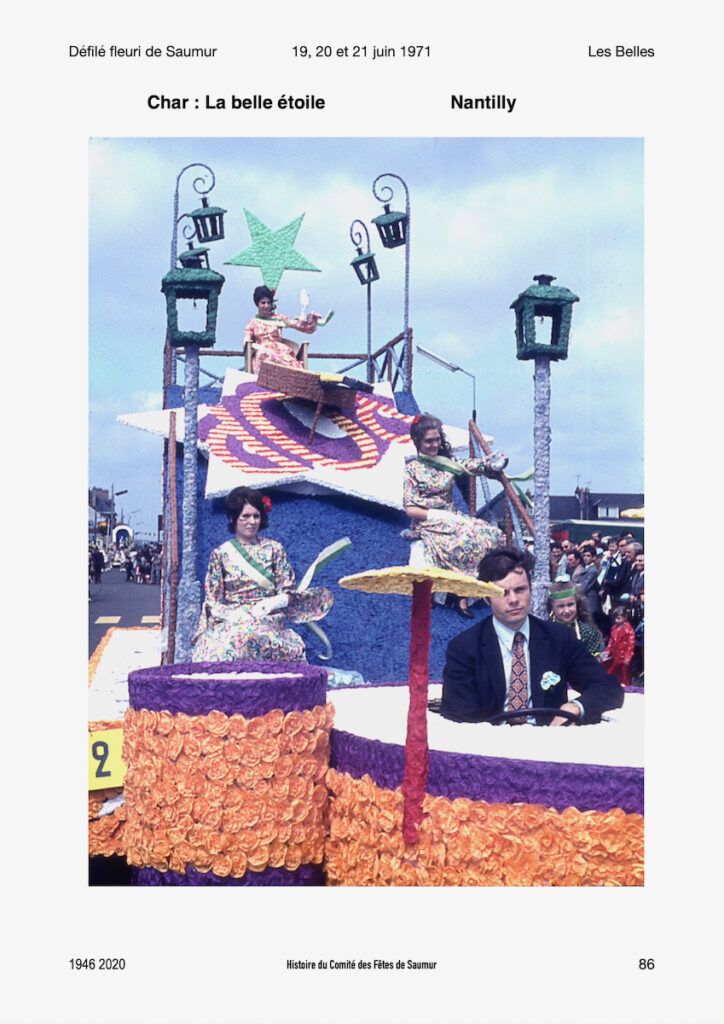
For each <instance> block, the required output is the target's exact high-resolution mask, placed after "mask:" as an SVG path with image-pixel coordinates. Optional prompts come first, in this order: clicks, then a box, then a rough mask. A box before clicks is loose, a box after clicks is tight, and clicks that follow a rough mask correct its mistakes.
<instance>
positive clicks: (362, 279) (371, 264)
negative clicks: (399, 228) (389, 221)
mask: <svg viewBox="0 0 724 1024" xmlns="http://www.w3.org/2000/svg"><path fill="white" fill-rule="evenodd" d="M357 224H358V225H359V227H360V228H361V229H362V231H364V237H365V245H366V249H365V251H364V252H363V251H362V233H361V231H359V230H357V231H355V225H357ZM349 237H350V241H351V242H352V245H354V246H355V247H356V249H357V255H356V256H355V258H354V259H353V260H352V262H351V263H350V266H351V267H352V268H353V269H354V272H355V274H356V275H357V280H358V281H359V283H360V284H361V285H366V287H367V383H368V384H373V383H374V379H375V374H374V367H373V365H372V282H373V281H379V279H380V275H379V271H378V270H377V263H376V262H375V254H374V253H373V252H372V251H371V249H370V233H369V231H368V230H367V225H366V224H365V223H364V221H361V220H353V221H352V223H351V224H350V226H349Z"/></svg>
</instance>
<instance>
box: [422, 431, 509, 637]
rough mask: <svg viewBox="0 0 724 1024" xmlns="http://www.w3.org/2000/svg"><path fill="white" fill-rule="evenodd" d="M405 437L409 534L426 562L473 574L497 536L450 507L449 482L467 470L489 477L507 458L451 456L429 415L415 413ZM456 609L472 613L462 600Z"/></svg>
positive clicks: (482, 523)
mask: <svg viewBox="0 0 724 1024" xmlns="http://www.w3.org/2000/svg"><path fill="white" fill-rule="evenodd" d="M410 437H411V438H412V440H413V442H414V445H415V448H417V457H416V458H413V459H410V461H409V462H408V463H407V465H406V466H405V482H404V489H403V499H402V503H403V505H404V508H405V512H406V513H407V515H408V516H409V517H410V519H411V521H412V535H413V538H414V539H418V538H419V539H420V540H421V541H422V544H423V547H424V552H425V562H426V564H427V565H432V566H436V567H437V568H438V569H451V570H453V571H455V572H462V573H466V574H467V575H468V576H477V571H478V565H479V563H480V559H481V558H482V557H483V555H484V554H485V553H486V552H487V551H489V550H490V549H491V548H494V547H496V546H497V545H498V544H500V542H501V540H502V537H503V535H502V533H501V531H500V530H499V529H498V527H497V526H491V524H490V523H487V522H486V521H485V520H484V519H475V518H473V517H472V516H467V515H463V514H462V513H461V512H457V511H456V510H455V503H454V501H453V481H454V480H455V478H456V477H458V478H460V477H465V476H468V475H471V474H472V475H473V476H481V475H482V474H485V475H486V476H495V474H496V473H499V472H500V471H501V470H503V469H504V468H505V467H506V466H507V464H508V460H507V458H506V457H505V456H504V455H500V454H499V453H494V454H493V455H491V456H488V457H487V458H486V459H465V460H464V461H460V462H459V461H457V460H456V459H453V457H452V449H451V447H450V443H449V442H448V440H447V438H446V437H445V434H444V433H443V429H442V422H441V421H440V420H439V419H437V418H436V417H435V416H430V415H429V413H423V414H422V415H420V416H415V418H414V420H413V421H412V425H411V427H410ZM457 609H458V612H459V614H460V615H462V616H463V618H466V619H471V618H472V617H473V616H472V613H471V612H470V611H469V609H468V605H467V601H466V599H465V598H459V599H458V603H457Z"/></svg>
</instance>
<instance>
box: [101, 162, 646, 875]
mask: <svg viewBox="0 0 724 1024" xmlns="http://www.w3.org/2000/svg"><path fill="white" fill-rule="evenodd" d="M200 166H202V167H203V165H200ZM185 170H186V168H184V171H185ZM207 170H208V169H207ZM182 174H183V171H182V172H181V174H180V175H179V178H178V179H177V185H176V194H175V199H174V235H173V237H174V243H173V245H172V258H171V267H170V269H169V271H168V273H167V274H166V276H165V277H164V280H163V285H162V290H163V292H164V295H165V297H166V303H167V331H166V343H165V348H164V408H163V409H162V410H160V411H158V412H151V413H131V414H128V415H126V416H124V417H122V420H123V422H125V423H127V424H128V425H129V426H133V427H136V428H140V429H143V430H147V431H151V432H155V433H158V434H160V435H162V436H163V437H164V438H165V450H164V451H165V456H164V552H165V562H164V579H163V587H162V590H163V598H162V624H161V629H160V630H145V631H143V630H142V631H139V632H138V633H137V634H136V636H135V637H131V638H130V640H129V638H128V637H127V636H121V635H120V634H123V633H125V632H133V631H113V632H112V633H111V634H110V635H109V637H108V640H107V643H106V646H105V649H102V650H100V651H99V652H97V655H96V657H95V659H94V662H93V664H92V665H91V695H92V699H91V714H90V717H91V727H90V735H89V763H90V766H91V767H90V771H89V778H90V779H91V783H90V785H91V793H90V800H89V821H90V825H89V828H90V853H91V856H104V857H107V856H119V857H122V858H123V859H124V860H126V861H127V862H128V863H129V864H130V865H132V867H133V879H134V881H135V883H136V884H140V885H164V884H170V885H194V886H195V885H227V884H231V885H310V884H311V885H319V884H325V883H326V884H331V885H461V884H462V885H640V884H642V882H643V766H642V755H641V736H642V705H643V696H642V695H641V694H638V693H637V694H633V693H632V694H630V695H628V697H627V700H626V704H625V708H624V709H622V710H621V711H620V712H616V713H612V714H610V715H607V716H606V720H605V721H603V722H602V723H601V724H600V725H596V726H588V727H586V728H583V729H576V728H571V729H555V730H547V729H536V728H527V729H517V730H516V729H507V728H504V727H503V728H498V727H496V726H494V725H481V726H472V725H460V724H457V723H451V722H447V721H444V720H442V719H441V718H440V716H439V715H438V714H436V713H435V699H436V697H437V696H438V694H439V682H438V681H439V679H440V678H441V674H442V667H443V663H444V657H445V648H446V645H447V642H448V641H449V640H450V639H451V638H452V637H453V636H454V635H456V634H457V633H458V632H460V629H461V622H460V619H459V618H457V617H456V616H455V614H454V613H453V611H452V609H448V608H440V609H438V610H436V611H435V612H434V614H431V606H430V597H431V594H432V592H433V590H440V591H443V592H444V593H447V594H458V595H469V596H471V597H473V596H474V597H478V598H480V597H484V596H485V595H486V593H487V592H489V591H486V587H489V586H490V585H486V584H481V583H479V582H478V581H477V580H474V579H471V578H469V577H463V576H460V575H459V574H458V575H457V577H456V574H448V577H447V578H445V579H435V570H424V569H423V570H420V569H418V570H412V569H409V567H408V563H410V562H411V561H414V558H411V546H410V542H409V540H408V539H406V538H405V536H404V533H405V526H406V517H405V515H404V513H403V511H402V480H403V475H404V466H405V459H406V458H408V457H410V456H413V455H414V452H415V449H414V447H413V446H412V443H411V441H410V433H409V432H410V425H411V422H412V420H413V418H414V416H415V415H417V414H418V412H419V409H418V407H417V404H416V402H415V398H414V394H413V351H414V348H413V342H412V329H411V327H410V324H409V262H410V200H409V192H408V189H407V186H406V184H405V183H404V182H402V179H400V178H399V177H398V176H397V175H381V176H380V177H381V178H384V177H386V178H392V179H395V180H397V181H398V182H400V183H401V184H402V185H403V186H404V192H405V210H404V212H403V211H393V210H391V209H390V205H391V204H390V202H388V201H386V202H385V204H384V212H383V213H382V214H380V215H379V216H378V217H376V218H374V223H375V224H376V226H377V228H378V231H379V235H380V240H381V242H382V244H383V246H384V247H385V248H392V249H394V248H397V247H402V246H404V251H405V291H404V302H403V329H402V331H401V333H400V334H399V335H398V336H396V337H395V338H393V339H391V340H390V341H388V342H386V343H385V344H383V345H381V346H379V347H377V348H376V347H375V345H374V344H373V340H372V332H371V326H370V323H371V317H370V308H371V305H370V303H371V288H372V285H373V283H374V282H375V281H377V280H378V276H379V275H378V272H377V267H376V263H375V258H374V254H373V253H372V252H371V247H370V244H369V236H368V235H365V237H366V245H363V244H362V241H363V240H362V234H361V232H360V226H361V227H362V228H364V225H363V224H362V222H359V221H354V222H353V224H352V228H351V229H350V233H351V237H352V239H353V241H355V242H356V244H357V251H356V256H355V257H354V259H353V260H352V267H353V269H354V272H355V275H356V276H357V278H358V280H359V282H360V283H361V284H362V285H363V286H364V287H365V288H366V292H367V347H366V351H364V352H359V351H354V352H349V351H342V352H325V351H323V349H321V348H320V349H319V351H314V348H313V347H312V346H311V345H308V344H307V343H306V342H305V344H304V345H302V346H300V349H299V359H298V362H299V365H298V367H296V368H292V369H289V368H288V367H282V366H275V365H274V364H273V363H265V364H262V366H261V367H259V368H258V372H253V352H252V351H250V349H249V347H248V346H245V347H244V348H242V349H234V348H231V347H230V348H228V349H221V348H218V347H217V346H216V328H215V324H216V314H217V310H218V302H219V296H220V293H221V290H222V287H223V284H224V278H223V276H222V275H221V274H219V273H218V272H216V271H214V270H212V269H211V267H210V265H209V259H208V252H209V249H208V246H209V245H211V244H213V243H214V242H215V241H218V240H219V239H221V238H223V237H224V224H223V215H224V213H225V212H226V211H225V210H222V209H221V208H220V207H209V204H208V199H207V196H206V192H208V191H209V190H210V188H211V187H213V175H212V176H211V185H210V186H204V189H203V199H202V206H201V207H200V208H199V209H198V210H195V211H194V213H193V214H191V215H189V216H190V218H191V220H192V224H193V228H192V229H191V233H190V235H187V237H188V238H189V248H188V250H187V251H185V252H183V253H182V254H181V256H177V253H176V245H175V238H176V231H177V227H178V223H179V221H180V220H181V219H183V218H182V217H179V216H178V192H179V181H180V179H181V175H182ZM200 180H201V179H200V178H197V179H196V182H195V187H196V188H197V191H200V189H199V188H198V187H197V185H198V182H199V181H200ZM378 180H379V179H377V180H376V181H375V183H374V186H373V191H374V194H375V196H376V197H377V198H378V199H381V200H382V199H384V200H389V199H391V197H392V190H391V189H390V188H389V187H387V188H386V192H387V194H384V190H383V193H382V194H380V192H378V190H377V185H378ZM246 222H247V225H248V227H249V231H250V235H251V245H250V246H248V247H247V249H245V250H243V251H242V252H240V253H239V254H237V256H236V257H233V258H232V259H230V260H228V261H227V262H228V263H229V264H231V265H235V266H242V267H250V266H252V267H258V268H259V269H260V270H261V272H262V279H263V281H264V283H265V284H266V285H268V286H270V287H271V288H276V287H277V286H278V284H279V281H280V279H281V275H282V274H283V272H284V271H285V270H288V269H296V270H300V271H306V272H310V273H311V272H316V270H317V268H316V267H315V266H314V265H313V264H311V262H310V261H308V260H307V259H306V258H305V257H303V256H301V254H300V253H299V252H298V251H297V250H296V249H295V248H294V243H295V239H296V236H297V234H298V232H299V229H300V226H301V222H302V217H301V216H300V217H297V218H296V220H293V221H291V222H290V223H289V224H287V225H286V226H285V227H284V228H282V229H279V230H278V231H271V230H270V229H268V228H267V227H266V225H264V224H263V223H262V222H261V221H260V220H259V219H258V218H256V217H255V216H254V215H252V214H250V213H249V212H248V211H246ZM364 230H365V232H366V228H365V229H364ZM199 243H203V244H199ZM552 280H553V279H552V278H550V277H544V276H539V277H538V278H537V279H536V281H537V284H536V285H535V286H533V287H531V288H529V289H528V290H527V291H526V292H524V293H522V294H521V295H520V296H519V297H518V299H517V300H516V302H515V303H514V304H513V306H514V308H515V309H516V317H517V347H518V351H517V355H518V358H535V360H536V377H535V381H536V414H537V419H536V436H535V455H536V498H535V509H536V520H535V525H534V524H533V522H532V521H531V520H530V518H529V517H528V513H527V511H526V508H525V507H524V504H523V502H522V501H521V499H520V494H519V492H518V491H517V489H516V487H515V486H514V484H513V483H512V482H511V480H510V479H509V478H508V477H506V475H505V473H504V472H500V473H499V474H498V480H499V483H500V485H501V486H502V487H503V489H504V491H505V495H506V526H507V533H508V538H509V540H511V541H512V542H514V543H518V544H519V545H522V544H523V535H524V533H526V534H529V535H530V536H535V538H536V552H537V553H539V549H540V550H542V545H545V548H546V550H547V538H548V523H547V521H546V519H545V517H546V516H547V505H546V500H545V499H546V496H547V490H548V474H549V444H550V429H549V426H548V420H547V410H548V407H549V405H550V380H549V361H550V360H551V359H557V358H565V357H566V355H567V343H568V331H569V329H570V322H571V316H570V311H571V307H572V303H573V302H574V301H578V300H577V296H574V295H573V294H572V293H570V292H568V291H567V289H561V288H554V287H552V283H551V282H552ZM303 295H304V293H303ZM183 303H186V304H188V303H192V304H194V305H197V304H200V305H203V307H204V310H205V319H204V321H203V323H201V325H200V326H197V329H195V330H188V329H183V327H182V326H181V320H180V306H181V304H183ZM534 317H544V318H545V317H548V318H550V320H551V322H552V325H553V326H552V333H551V343H550V344H548V345H547V347H546V346H543V345H541V344H536V342H535V322H534ZM329 319H330V317H329V316H328V317H327V318H326V322H328V321H329ZM531 332H532V333H531ZM212 356H214V357H217V358H218V357H220V356H221V357H223V358H225V359H227V360H229V359H231V360H237V361H239V362H242V364H243V369H242V368H240V367H239V366H232V367H229V368H227V369H226V370H225V372H224V375H223V377H217V378H216V382H215V385H214V386H208V387H207V386H203V387H202V386H201V385H200V381H199V371H200V367H201V360H202V358H203V359H206V357H209V358H211V357H212ZM315 359H327V360H330V361H333V365H335V367H338V366H339V364H340V362H346V363H349V365H346V366H344V367H343V368H342V370H341V371H339V372H334V373H326V372H316V371H315V370H314V369H312V365H313V363H314V361H315ZM180 366H183V371H184V382H183V385H181V384H180V383H178V382H177V380H176V374H177V371H178V369H179V367H180ZM448 366H449V367H451V368H452V369H459V367H453V366H451V364H448ZM445 429H446V433H447V435H448V437H449V438H450V441H451V443H452V445H453V448H454V449H455V450H456V451H462V452H464V453H465V454H466V455H467V454H470V455H476V456H479V455H483V454H490V451H491V449H490V442H491V441H492V438H491V437H489V436H486V435H485V434H483V433H482V432H481V430H480V427H479V425H478V423H477V422H476V418H475V414H473V418H471V420H470V422H469V424H468V429H466V430H463V429H460V428H455V427H452V426H446V428H445ZM239 485H245V486H249V487H253V488H255V489H257V490H263V491H264V493H265V494H267V495H269V496H270V497H271V499H272V502H273V515H272V524H273V526H272V529H273V535H274V538H275V539H277V540H279V541H281V543H282V544H283V545H284V547H285V548H286V549H287V550H288V551H289V552H291V553H292V555H293V558H294V562H295V567H296V569H297V574H298V576H300V575H301V574H302V571H303V569H304V568H306V567H309V570H308V574H309V573H311V574H312V575H314V574H315V573H316V574H318V575H319V577H320V579H321V582H323V583H325V584H326V585H327V586H331V587H332V588H333V590H334V596H335V603H334V606H333V608H332V610H331V611H330V613H329V615H328V616H327V618H326V619H325V621H324V629H323V630H311V631H309V630H307V629H306V628H305V627H300V629H299V631H300V632H303V633H304V640H305V645H306V651H307V663H284V662H257V663H245V662H231V663H194V662H192V661H191V659H190V655H191V646H192V636H193V633H194V630H195V628H196V624H197V622H198V617H199V609H200V605H201V595H202V585H203V579H204V575H205V571H206V566H207V564H208V561H209V556H210V553H211V551H212V550H213V549H215V548H216V547H217V546H218V545H219V544H220V542H221V541H222V540H223V539H224V538H225V536H226V535H227V534H226V529H227V527H226V517H225V514H224V508H223V503H222V501H223V497H224V495H226V494H227V493H228V492H229V491H230V490H231V489H233V488H234V487H236V486H239ZM481 486H482V487H483V494H482V497H483V499H488V498H489V495H488V494H486V493H485V487H486V485H484V484H480V483H478V484H477V486H476V485H475V484H473V485H472V486H470V487H469V488H468V490H467V492H466V493H465V494H463V493H461V494H459V495H458V496H457V499H456V500H457V503H458V506H459V507H460V508H461V509H464V510H465V511H466V512H467V513H468V514H472V515H474V514H475V512H476V509H477V508H478V507H479V505H480V504H481V502H480V501H479V499H480V497H481V495H480V487H481ZM340 538H349V540H350V541H351V545H350V544H345V545H342V547H341V550H342V551H343V554H341V555H340V557H339V559H338V560H337V561H334V562H332V563H331V564H330V563H329V562H326V561H325V559H321V561H320V557H319V556H320V551H321V552H324V551H327V550H329V549H330V548H331V547H334V545H335V544H336V543H338V542H339V541H340ZM541 538H542V539H541ZM546 564H547V563H546ZM539 565H540V560H539ZM390 567H395V568H390ZM340 577H344V579H343V580H342V581H341V583H342V585H341V586H340V585H339V584H338V581H339V579H340ZM373 580H374V581H375V582H372V581H373ZM405 595H409V596H412V597H413V613H412V618H411V617H410V611H409V606H408V601H407V600H406V598H405ZM542 596H543V588H542V583H541V578H540V575H538V576H536V579H535V580H534V597H535V600H536V601H537V604H534V611H538V612H540V602H541V599H542ZM484 612H485V609H484V608H480V609H479V610H478V611H477V613H476V614H478V615H480V614H484ZM430 680H432V683H430Z"/></svg>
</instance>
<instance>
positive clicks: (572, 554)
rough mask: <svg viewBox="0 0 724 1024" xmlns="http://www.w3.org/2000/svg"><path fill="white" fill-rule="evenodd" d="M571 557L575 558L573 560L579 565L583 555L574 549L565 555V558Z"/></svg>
mask: <svg viewBox="0 0 724 1024" xmlns="http://www.w3.org/2000/svg"><path fill="white" fill-rule="evenodd" d="M571 557H573V558H575V560H576V561H577V562H579V563H580V562H582V561H583V555H582V554H581V552H580V551H576V549H575V548H571V550H570V551H568V552H567V553H566V558H571Z"/></svg>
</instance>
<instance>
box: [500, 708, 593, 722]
mask: <svg viewBox="0 0 724 1024" xmlns="http://www.w3.org/2000/svg"><path fill="white" fill-rule="evenodd" d="M532 715H543V716H544V717H545V718H556V717H558V716H560V717H561V718H567V719H568V722H567V724H568V725H571V724H573V725H580V724H581V719H580V716H579V715H576V714H574V713H573V712H572V711H564V710H563V708H522V709H521V710H520V711H499V712H498V714H497V715H491V717H490V718H486V719H485V722H486V724H487V725H502V724H503V723H504V722H507V721H509V720H510V719H511V718H524V717H525V718H529V717H530V716H532ZM536 725H538V723H537V722H536Z"/></svg>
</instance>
